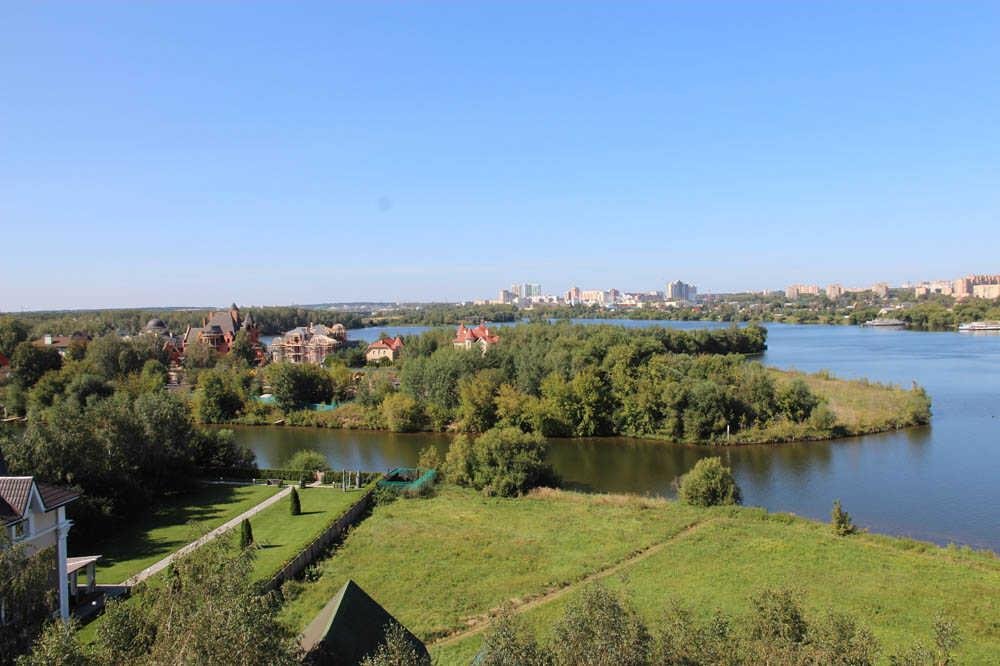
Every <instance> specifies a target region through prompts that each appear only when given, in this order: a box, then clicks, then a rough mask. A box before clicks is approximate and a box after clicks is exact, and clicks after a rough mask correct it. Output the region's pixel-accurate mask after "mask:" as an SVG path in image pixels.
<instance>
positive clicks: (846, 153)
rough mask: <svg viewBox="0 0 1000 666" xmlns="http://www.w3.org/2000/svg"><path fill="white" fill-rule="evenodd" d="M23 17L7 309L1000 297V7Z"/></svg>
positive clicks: (10, 24)
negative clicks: (694, 289) (824, 292)
mask: <svg viewBox="0 0 1000 666" xmlns="http://www.w3.org/2000/svg"><path fill="white" fill-rule="evenodd" d="M0 16H2V19H3V20H2V21H0V62H3V63H4V64H3V66H2V71H3V76H2V81H3V84H4V103H3V104H2V105H0V155H2V156H3V158H2V159H0V310H2V311H7V312H12V311H13V312H16V311H20V310H22V309H28V310H39V309H86V308H97V307H102V308H108V307H139V306H146V307H170V306H186V305H192V306H220V307H221V306H226V305H228V304H229V303H230V302H232V301H237V302H239V303H241V304H244V303H245V304H293V303H321V302H348V301H387V302H394V301H424V302H426V301H439V302H440V301H448V302H455V301H472V300H476V299H482V298H492V299H495V298H496V297H497V289H498V288H500V287H502V286H503V285H510V284H511V282H512V280H517V279H525V278H526V277H530V279H531V280H532V281H533V282H534V283H541V284H542V285H548V287H546V289H547V290H548V289H551V290H552V291H553V292H554V293H559V291H560V290H562V291H564V290H565V289H568V288H569V287H570V286H572V285H579V286H580V287H581V288H586V289H598V288H600V289H610V288H612V287H614V288H616V289H618V290H620V291H623V292H628V291H636V292H639V291H647V290H650V289H657V290H660V289H663V288H664V285H665V283H666V282H667V281H669V280H674V279H682V280H684V281H685V282H689V283H691V284H695V285H697V286H698V289H699V292H700V293H706V292H707V293H719V292H733V291H761V290H764V289H770V290H781V289H784V288H786V287H787V286H788V285H793V284H819V285H829V284H834V283H835V284H840V285H844V286H845V287H850V286H864V285H870V284H873V283H878V282H888V283H889V284H892V285H899V284H902V283H904V282H920V281H924V280H950V279H954V278H957V277H959V276H963V275H966V274H969V273H995V272H996V271H997V269H998V266H997V265H996V252H995V247H996V244H997V241H996V238H997V229H1000V219H998V215H1000V188H997V187H996V173H997V167H998V165H1000V123H997V122H996V119H995V115H996V114H995V111H994V109H996V108H1000V87H998V86H996V85H995V72H996V71H1000V42H998V40H997V39H996V32H997V26H998V25H1000V5H998V4H996V3H981V2H968V3H929V4H925V3H899V4H889V3H807V4H795V3H777V2H760V3H727V2H711V1H710V2H701V3H642V2H638V3H608V4H605V5H603V6H599V5H586V6H578V5H575V4H572V5H571V4H566V5H560V4H537V3H531V4H521V3H510V2H502V3H500V2H496V3H491V2H484V3H474V4H473V3H470V4H458V3H419V5H407V4H379V3H361V4H347V3H344V4H329V3H318V2H303V3H295V4H294V5H292V4H271V5H259V6H254V8H253V9H252V11H251V10H249V9H248V8H246V7H243V6H241V5H235V4H212V3H208V4H205V3H193V4H177V3H169V4H168V3H164V4H156V5H151V4H126V5H122V4H103V5H102V4H99V5H92V4H87V5H82V4H81V5H66V6H61V7H59V8H58V11H56V10H54V9H53V8H52V7H51V6H47V5H44V4H37V3H8V4H7V5H6V6H4V8H3V9H2V10H0ZM522 276H525V277H522ZM563 285H565V286H563ZM557 287H558V288H559V289H558V290H557V289H556V288H557Z"/></svg>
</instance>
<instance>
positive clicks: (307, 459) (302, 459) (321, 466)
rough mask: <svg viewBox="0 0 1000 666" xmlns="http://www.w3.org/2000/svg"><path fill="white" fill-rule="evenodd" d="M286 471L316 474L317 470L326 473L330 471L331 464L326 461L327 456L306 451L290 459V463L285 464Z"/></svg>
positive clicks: (317, 452)
mask: <svg viewBox="0 0 1000 666" xmlns="http://www.w3.org/2000/svg"><path fill="white" fill-rule="evenodd" d="M285 469H291V470H297V471H301V472H314V471H317V470H318V471H321V472H325V471H327V470H329V469H330V463H328V462H327V461H326V456H324V455H323V454H322V453H320V452H319V451H313V450H311V449H304V450H302V451H299V452H297V453H296V454H295V455H293V456H292V457H291V458H289V459H288V462H287V463H285Z"/></svg>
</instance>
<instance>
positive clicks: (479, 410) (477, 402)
mask: <svg viewBox="0 0 1000 666" xmlns="http://www.w3.org/2000/svg"><path fill="white" fill-rule="evenodd" d="M498 388H500V373H499V372H498V371H497V370H494V369H492V368H491V369H487V370H480V371H479V372H477V373H476V374H474V375H469V376H466V377H463V378H462V379H461V380H459V382H458V417H459V419H461V422H462V426H463V427H464V428H465V429H466V430H469V431H472V432H485V431H487V430H489V429H490V428H492V427H493V425H494V424H495V423H496V420H497V407H496V402H495V397H496V392H497V389H498Z"/></svg>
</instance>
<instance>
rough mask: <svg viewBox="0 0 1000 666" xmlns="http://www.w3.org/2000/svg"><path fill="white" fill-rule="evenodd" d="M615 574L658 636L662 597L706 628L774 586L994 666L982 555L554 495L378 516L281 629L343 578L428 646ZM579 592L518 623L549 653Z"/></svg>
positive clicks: (403, 505)
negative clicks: (941, 623) (955, 643)
mask: <svg viewBox="0 0 1000 666" xmlns="http://www.w3.org/2000/svg"><path fill="white" fill-rule="evenodd" d="M690 525H694V527H693V528H692V529H685V528H686V527H688V526H690ZM656 544H662V545H656ZM654 545H656V547H655V548H653V549H652V550H651V551H650V552H649V553H648V554H647V555H648V556H646V557H640V558H637V559H636V560H635V561H631V560H629V556H630V555H633V554H635V553H636V552H638V551H641V550H644V549H645V548H647V547H649V546H654ZM623 560H625V561H626V562H625V563H624V564H623V565H621V566H620V567H619V568H618V569H616V570H615V571H614V573H613V574H611V575H609V576H607V577H606V578H605V579H604V580H605V582H606V584H608V585H609V586H611V587H614V588H622V589H624V591H625V592H626V593H627V595H628V596H629V598H630V599H631V600H632V601H633V603H634V604H635V605H636V607H637V608H638V609H639V611H640V612H641V613H642V614H643V615H644V616H645V618H646V620H647V621H648V622H649V623H650V625H651V626H652V627H653V629H654V631H655V622H656V620H657V618H658V617H659V614H660V613H661V612H662V610H663V609H664V608H665V607H666V604H667V602H668V600H669V599H671V598H679V599H682V600H684V601H686V602H688V603H690V604H691V605H693V606H694V607H695V608H697V609H699V610H700V611H701V612H704V613H706V614H707V613H709V612H711V610H713V609H715V608H721V609H723V610H726V611H730V612H733V613H737V614H739V613H744V612H746V611H747V610H748V598H749V596H750V595H751V594H752V593H754V592H757V591H759V590H761V589H763V588H765V587H776V586H781V587H790V588H793V589H796V590H799V591H801V592H802V593H803V594H804V603H805V606H806V608H807V610H810V611H819V610H821V609H823V610H825V609H827V608H835V609H837V610H841V611H845V612H849V613H851V614H854V615H855V616H856V617H858V618H859V619H860V620H861V621H862V622H863V623H864V624H866V625H867V626H869V627H870V628H871V629H872V630H873V631H874V632H875V633H876V635H877V636H878V638H879V639H880V640H881V642H882V644H883V646H884V647H885V652H886V653H888V652H889V651H890V650H892V649H893V648H895V647H898V646H900V645H902V644H909V643H911V642H913V641H914V640H917V639H920V640H923V641H924V642H929V641H930V640H931V639H932V635H931V631H932V630H931V625H932V622H933V619H934V616H935V614H936V613H938V612H941V611H943V612H945V613H947V614H949V615H951V616H952V617H953V618H954V619H955V620H956V621H957V622H958V624H959V626H960V628H961V632H962V635H963V639H964V640H963V643H962V645H961V647H960V649H959V651H958V657H959V663H989V659H990V657H992V656H994V655H996V654H998V653H1000V621H998V618H1000V560H998V559H997V557H996V556H995V555H993V554H983V553H971V552H966V551H962V550H958V549H945V548H937V547H935V546H932V545H929V544H922V543H916V542H913V541H907V540H900V539H890V538H886V537H881V536H876V535H864V534H862V535H855V536H852V537H847V538H838V537H835V536H833V535H832V533H831V532H830V530H829V527H828V526H827V525H824V524H821V523H814V522H810V521H806V520H803V519H799V518H794V517H791V516H787V515H781V514H772V515H769V514H767V513H766V512H764V511H762V510H759V509H694V508H691V507H686V506H683V505H681V504H678V503H676V502H667V501H663V500H653V499H642V498H625V497H612V496H599V495H597V496H593V495H592V496H588V495H580V494H574V493H565V492H556V491H543V492H541V493H538V494H535V495H532V496H529V497H526V498H521V499H518V500H499V499H487V498H483V497H480V496H479V495H478V494H476V493H473V492H468V491H463V490H458V489H454V488H444V489H442V490H441V492H440V493H439V495H438V496H437V497H435V498H433V499H429V500H405V501H398V502H395V503H393V504H391V505H388V506H385V507H379V508H377V509H376V510H375V512H374V514H373V515H372V517H370V518H369V519H368V520H366V521H365V522H364V523H362V524H361V525H360V526H359V527H358V528H357V529H355V530H354V531H353V532H352V533H351V535H350V536H349V537H348V539H347V540H346V542H345V543H344V545H343V546H342V547H341V549H340V550H338V552H337V554H336V555H335V556H334V557H332V558H330V559H328V560H326V562H325V563H324V565H323V576H322V577H321V578H320V580H319V581H317V582H316V583H313V584H309V585H307V586H305V588H304V590H303V591H302V592H301V593H300V595H299V596H298V597H297V598H295V599H294V600H292V601H290V602H289V603H288V604H286V606H285V608H284V609H283V611H282V617H283V619H284V620H285V621H286V622H287V623H288V624H289V625H290V626H292V627H294V628H295V629H302V628H303V627H304V626H305V625H306V624H307V623H308V621H309V620H310V619H311V618H312V617H313V616H314V615H315V613H316V612H318V611H319V609H320V608H321V607H322V605H323V604H324V603H325V602H326V601H327V600H328V599H329V598H330V597H331V596H332V595H333V594H334V593H335V592H336V590H337V588H339V587H340V585H342V584H343V582H344V580H345V579H347V578H349V577H350V578H353V579H354V580H356V581H357V582H358V583H359V584H360V585H361V586H362V587H363V588H364V589H365V590H366V591H367V592H368V593H369V594H371V595H372V596H373V597H374V598H375V599H376V600H377V601H379V602H380V603H381V604H383V605H384V606H385V607H386V609H387V610H388V611H389V612H390V613H392V614H393V615H395V616H396V617H397V618H398V619H399V620H400V621H401V622H403V624H405V625H406V626H407V627H408V628H410V629H411V630H413V631H414V632H415V633H416V634H417V635H419V636H421V637H422V638H424V639H425V640H429V641H430V640H433V639H434V638H437V637H440V636H442V635H444V634H447V633H448V632H451V631H456V630H460V629H462V628H465V627H467V626H469V624H470V623H474V622H476V621H477V620H478V619H481V618H483V617H484V616H485V615H486V614H487V613H488V612H489V611H490V610H491V609H495V608H497V607H498V606H500V605H501V604H502V603H504V602H505V601H507V600H513V601H514V602H515V603H517V604H519V603H523V602H525V601H527V600H530V599H532V598H535V599H537V598H539V597H540V596H541V595H543V594H545V593H546V592H549V591H552V590H555V589H559V588H561V587H564V586H566V585H568V584H571V583H573V582H574V581H578V580H580V579H582V578H584V577H585V576H587V575H588V574H593V573H595V572H599V571H602V570H604V569H607V568H608V567H610V566H611V565H614V564H615V563H620V562H622V561H623ZM579 589H580V586H579V585H573V586H571V587H570V588H569V590H568V593H567V594H565V595H562V596H559V597H558V598H556V599H554V600H553V601H551V602H544V600H543V603H540V604H539V605H537V606H535V607H533V608H532V609H531V610H528V611H527V612H526V613H525V614H524V618H525V619H526V620H527V621H528V623H529V626H531V627H534V628H535V629H536V631H537V632H538V634H539V636H540V637H541V638H542V639H544V638H545V637H546V636H547V631H548V628H549V627H550V626H551V624H552V622H553V621H554V620H555V619H556V618H558V617H559V615H560V613H561V612H562V609H563V607H564V605H565V603H566V602H567V601H568V600H569V599H571V598H572V597H573V595H574V594H577V593H578V592H579ZM479 642H480V636H479V635H475V636H471V637H469V638H467V639H465V640H463V641H460V642H457V643H453V644H451V645H448V646H447V647H433V648H432V654H433V655H434V656H435V657H437V658H438V659H440V663H442V664H459V663H462V664H468V663H469V661H470V659H471V657H472V656H473V655H474V654H475V652H476V650H477V649H478V646H479Z"/></svg>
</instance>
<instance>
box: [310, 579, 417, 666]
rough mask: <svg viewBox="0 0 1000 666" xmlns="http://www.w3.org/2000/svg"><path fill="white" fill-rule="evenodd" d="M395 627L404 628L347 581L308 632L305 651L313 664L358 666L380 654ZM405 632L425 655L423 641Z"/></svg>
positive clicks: (409, 639)
mask: <svg viewBox="0 0 1000 666" xmlns="http://www.w3.org/2000/svg"><path fill="white" fill-rule="evenodd" d="M392 624H399V625H400V626H401V627H402V624H400V623H399V621H398V620H396V618H394V617H393V616H392V615H390V614H389V612H388V611H387V610H385V609H384V608H382V606H380V605H379V603H378V602H377V601H375V600H374V599H372V598H371V597H370V596H368V594H367V593H366V592H365V591H364V590H362V589H361V588H360V587H359V586H358V584H357V583H355V582H354V581H353V580H348V581H347V582H346V583H344V586H343V587H342V588H340V591H339V592H337V594H336V595H334V597H333V598H332V599H331V600H330V601H329V602H328V603H327V605H326V606H325V607H324V608H323V610H322V611H320V613H319V615H317V616H316V618H315V619H313V621H312V622H311V623H310V624H309V626H308V627H307V628H306V630H305V632H304V633H303V635H302V647H303V648H304V649H306V650H307V651H308V652H309V659H308V662H309V663H311V664H324V665H326V664H329V665H335V666H355V665H356V664H359V663H361V660H362V659H364V658H365V657H367V656H369V655H371V654H373V653H374V652H375V651H376V650H378V647H379V646H380V645H382V644H383V643H384V642H385V632H386V628H387V627H388V626H390V625H392ZM403 631H404V633H405V635H406V638H407V640H408V641H409V642H410V643H411V645H413V647H414V649H416V650H417V652H418V653H420V654H422V655H426V654H427V648H426V647H424V644H423V643H422V642H420V639H419V638H417V637H416V636H414V635H413V634H412V633H410V632H409V630H407V629H406V627H403Z"/></svg>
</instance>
